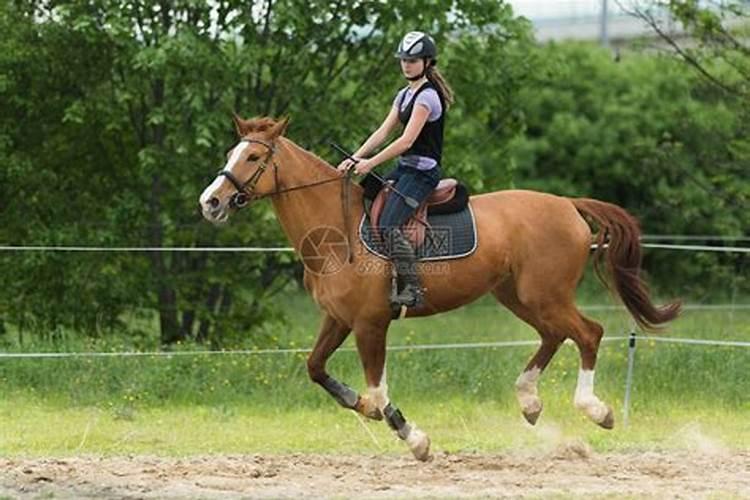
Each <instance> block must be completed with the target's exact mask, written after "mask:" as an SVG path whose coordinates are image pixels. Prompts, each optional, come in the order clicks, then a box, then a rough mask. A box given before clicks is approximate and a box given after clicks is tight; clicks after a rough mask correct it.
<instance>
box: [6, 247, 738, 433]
mask: <svg viewBox="0 0 750 500" xmlns="http://www.w3.org/2000/svg"><path fill="white" fill-rule="evenodd" d="M642 240H643V241H644V243H642V246H643V247H644V248H654V249H663V250H681V251H693V252H696V251H697V252H730V253H742V254H744V253H750V247H739V246H712V245H686V244H667V243H646V241H659V240H671V241H719V242H737V241H750V237H745V236H740V237H727V236H717V235H696V236H691V235H644V237H643V238H642ZM594 247H595V245H592V248H594ZM0 251H6V252H293V251H294V248H292V247H284V246H275V247H97V246H21V245H19V246H13V245H5V246H0ZM581 309H588V310H622V309H624V308H623V306H616V305H590V306H582V307H581ZM684 309H686V310H691V309H692V310H722V309H724V310H740V309H741V310H747V309H750V304H687V305H685V306H684ZM638 338H641V339H647V340H648V341H653V342H658V343H673V344H684V345H697V346H704V347H740V348H750V342H748V341H742V340H710V339H697V338H681V337H662V336H642V337H639V336H637V335H636V333H635V331H631V333H630V335H629V336H612V337H605V338H603V339H602V342H607V343H611V342H621V341H623V340H627V341H628V342H627V347H628V366H627V373H626V381H625V398H624V402H623V421H624V424H625V425H626V426H627V425H628V418H629V408H630V402H631V392H632V385H633V374H634V370H635V353H636V345H637V339H638ZM537 345H539V341H535V340H529V341H523V340H519V341H499V342H468V343H441V344H412V345H394V346H389V347H388V350H389V351H409V352H411V351H415V352H417V351H434V350H460V349H490V348H493V349H497V348H512V347H519V346H537ZM339 351H344V352H347V351H348V352H351V351H356V349H355V348H347V347H342V348H340V349H339ZM310 352H311V349H308V348H274V349H244V350H192V351H144V352H141V351H122V352H0V360H3V359H6V360H7V359H14V358H15V359H19V358H22V359H54V358H57V359H60V358H118V357H119V358H125V357H151V358H164V359H170V358H172V357H177V356H228V355H229V356H258V355H285V354H307V353H310Z"/></svg>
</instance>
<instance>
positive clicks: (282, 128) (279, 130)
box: [270, 116, 289, 139]
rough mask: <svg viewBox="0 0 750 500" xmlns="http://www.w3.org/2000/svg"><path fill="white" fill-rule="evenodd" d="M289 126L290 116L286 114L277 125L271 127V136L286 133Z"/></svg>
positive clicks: (274, 137)
mask: <svg viewBox="0 0 750 500" xmlns="http://www.w3.org/2000/svg"><path fill="white" fill-rule="evenodd" d="M288 126H289V117H288V116H285V117H284V118H282V119H281V120H279V121H278V122H276V125H274V126H273V128H271V132H270V138H271V139H276V138H277V137H279V136H282V135H284V133H286V129H287V127H288Z"/></svg>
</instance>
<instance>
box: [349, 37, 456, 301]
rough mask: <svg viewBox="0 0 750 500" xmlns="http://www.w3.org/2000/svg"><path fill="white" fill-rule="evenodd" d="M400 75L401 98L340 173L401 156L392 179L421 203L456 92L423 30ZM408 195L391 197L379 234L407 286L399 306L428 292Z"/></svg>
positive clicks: (436, 172) (432, 182)
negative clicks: (406, 227) (405, 229)
mask: <svg viewBox="0 0 750 500" xmlns="http://www.w3.org/2000/svg"><path fill="white" fill-rule="evenodd" d="M396 57H397V58H399V59H400V60H401V71H402V73H403V75H404V77H406V79H407V80H409V84H408V85H407V86H406V87H404V88H403V89H401V90H400V91H399V92H398V94H396V97H395V99H394V100H393V106H392V107H391V109H390V112H389V113H388V116H386V118H385V120H384V121H383V123H382V124H381V125H380V127H379V128H378V129H377V130H376V131H375V132H373V133H372V135H370V137H369V138H368V139H367V140H366V141H365V142H364V144H362V146H360V147H359V149H358V150H357V151H356V152H355V153H354V155H353V157H354V158H355V159H356V160H357V161H356V162H355V161H352V160H350V159H346V160H344V161H342V162H341V163H340V164H339V166H338V169H339V170H341V171H347V170H348V169H350V168H352V167H354V170H355V172H356V173H357V174H366V173H368V172H370V170H372V169H373V168H375V167H376V166H377V165H379V164H381V163H383V162H386V161H388V160H390V159H392V158H394V157H396V156H398V155H401V157H400V158H399V160H398V165H397V166H396V168H395V169H393V170H392V171H391V172H390V173H389V174H388V175H387V176H386V180H393V181H394V182H395V185H394V187H395V188H396V190H397V191H399V192H400V193H401V194H402V195H404V197H409V198H412V199H414V200H416V202H417V203H421V202H422V201H424V199H425V198H427V196H428V195H429V194H430V193H431V192H432V191H433V189H434V188H435V186H437V184H438V182H439V181H440V160H441V156H442V152H443V123H444V119H445V111H446V110H447V108H448V106H450V105H451V104H452V103H453V91H452V90H451V88H450V86H449V85H448V84H447V83H446V81H445V79H444V78H443V76H442V75H441V74H440V73H439V72H438V70H437V68H436V67H435V65H436V64H437V47H436V46H435V42H434V41H433V40H432V38H431V37H430V36H429V35H426V34H425V33H422V32H420V31H412V32H410V33H407V34H406V35H405V36H404V38H403V39H402V40H401V43H400V44H399V46H398V51H397V52H396ZM399 122H400V124H401V125H403V126H404V129H403V132H402V134H401V136H400V137H399V138H398V139H396V140H394V141H393V142H391V143H390V144H389V145H388V146H387V147H386V148H384V149H383V150H382V151H380V152H379V153H378V154H376V155H374V156H372V157H371V158H365V157H366V156H368V155H369V154H371V153H372V152H373V151H374V150H375V149H377V148H378V147H379V146H380V145H381V144H383V142H385V140H386V139H387V138H388V135H389V134H390V133H391V132H392V131H393V130H394V129H395V128H396V127H397V126H398V124H399ZM404 197H402V196H399V195H397V194H393V193H392V194H391V195H390V196H389V197H388V201H387V203H386V205H385V207H384V208H383V212H382V214H381V216H380V231H381V234H382V235H383V236H384V237H385V241H386V244H387V247H388V252H389V253H390V257H391V259H392V260H393V263H394V267H395V269H396V272H397V274H398V275H399V277H400V278H401V279H402V280H403V282H404V288H403V290H402V291H401V292H400V293H399V294H398V295H397V296H395V297H392V298H391V300H392V302H393V304H394V305H397V306H400V305H405V306H407V307H416V306H419V305H420V304H421V303H422V301H423V291H422V287H421V284H420V282H419V276H418V274H417V269H416V257H415V255H414V249H413V248H412V246H411V244H410V243H409V241H408V240H407V239H406V238H405V236H404V235H403V233H402V231H401V229H400V227H401V225H402V224H404V223H405V222H406V221H407V219H409V217H411V216H412V215H413V214H414V211H415V209H416V208H415V207H412V206H410V205H409V204H408V203H407V202H406V200H405V199H404Z"/></svg>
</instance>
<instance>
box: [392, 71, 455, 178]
mask: <svg viewBox="0 0 750 500" xmlns="http://www.w3.org/2000/svg"><path fill="white" fill-rule="evenodd" d="M404 94H406V96H405V97H404V101H403V102H402V103H401V110H399V111H403V110H404V109H406V108H407V107H408V106H409V103H410V102H411V100H412V98H413V97H414V91H413V90H412V89H411V88H410V87H409V86H406V87H404V88H402V89H401V90H399V91H398V93H397V94H396V98H395V99H393V107H394V108H398V103H399V101H401V97H402V96H403V95H404ZM420 104H421V105H422V106H424V107H425V108H427V110H428V111H429V112H430V114H429V115H427V121H428V122H434V121H435V120H438V119H439V118H440V115H442V114H443V106H442V104H440V97H438V93H437V92H436V91H435V89H425V90H423V91H422V92H420V93H419V95H418V96H417V100H416V101H415V102H414V105H415V106H418V105H420ZM397 110H398V109H397ZM401 163H403V164H405V165H407V166H409V167H414V168H416V169H418V170H429V169H431V168H433V167H435V165H437V161H436V160H435V159H434V158H430V157H428V156H420V155H406V156H402V157H401Z"/></svg>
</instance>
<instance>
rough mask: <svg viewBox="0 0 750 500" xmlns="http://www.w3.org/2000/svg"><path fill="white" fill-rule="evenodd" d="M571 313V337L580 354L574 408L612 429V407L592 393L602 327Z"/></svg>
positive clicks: (575, 312)
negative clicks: (572, 332) (572, 325)
mask: <svg viewBox="0 0 750 500" xmlns="http://www.w3.org/2000/svg"><path fill="white" fill-rule="evenodd" d="M571 314H572V315H573V318H574V319H573V322H574V334H572V335H571V338H572V339H573V341H575V343H576V345H577V346H578V351H579V352H580V355H581V369H580V371H579V372H578V384H577V385H576V392H575V398H574V403H575V405H576V408H578V409H580V410H581V411H583V412H584V413H585V414H586V415H587V416H588V417H589V418H590V419H591V420H593V421H594V422H595V423H597V424H598V425H600V426H601V427H603V428H605V429H612V428H613V427H614V425H615V419H614V413H613V412H612V408H610V407H609V406H607V405H606V404H604V403H603V402H602V401H601V400H600V399H599V398H598V397H596V395H595V394H594V367H595V365H596V357H597V353H598V352H599V344H600V343H601V340H602V335H603V334H604V329H603V328H602V326H601V325H600V324H599V323H597V322H595V321H592V320H590V319H588V318H586V317H585V316H584V315H582V314H581V313H580V312H578V310H574V311H573V312H572V313H571Z"/></svg>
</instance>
